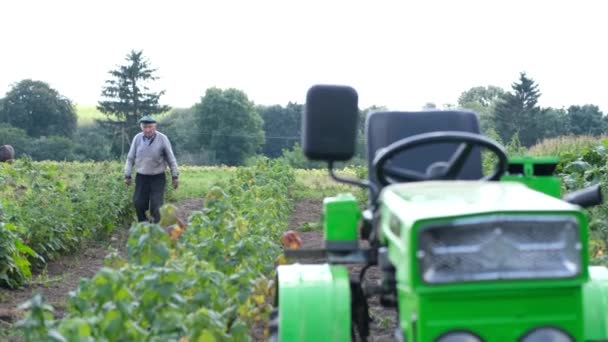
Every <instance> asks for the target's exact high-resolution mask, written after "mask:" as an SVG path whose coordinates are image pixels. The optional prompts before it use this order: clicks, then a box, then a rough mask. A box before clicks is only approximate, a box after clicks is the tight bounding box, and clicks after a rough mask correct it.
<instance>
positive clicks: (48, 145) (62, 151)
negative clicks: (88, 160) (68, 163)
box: [29, 136, 76, 160]
mask: <svg viewBox="0 0 608 342" xmlns="http://www.w3.org/2000/svg"><path fill="white" fill-rule="evenodd" d="M75 147H76V146H75V144H74V142H73V141H72V140H71V139H68V138H65V137H58V136H51V137H48V138H47V137H41V138H39V139H36V140H34V141H32V142H31V144H30V148H29V155H30V156H31V157H32V159H34V160H51V159H52V160H74V150H75Z"/></svg>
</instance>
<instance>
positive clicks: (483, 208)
mask: <svg viewBox="0 0 608 342" xmlns="http://www.w3.org/2000/svg"><path fill="white" fill-rule="evenodd" d="M380 202H381V203H383V204H384V205H387V206H389V207H390V208H391V209H392V210H391V211H392V212H393V213H395V214H396V215H398V216H399V217H400V218H401V220H402V221H403V222H404V223H409V224H412V223H414V222H417V221H420V220H426V219H434V218H438V217H453V216H468V215H476V214H483V213H494V212H496V213H504V212H524V213H525V212H552V211H561V212H564V211H579V210H580V208H579V207H577V206H575V205H572V204H569V203H567V202H564V201H562V200H560V199H557V198H554V197H551V196H548V195H546V194H543V193H541V192H538V191H535V190H532V189H530V188H528V187H527V186H525V185H523V184H521V183H518V182H481V181H429V182H416V183H405V184H395V185H390V186H388V187H386V188H384V190H383V191H382V193H381V195H380Z"/></svg>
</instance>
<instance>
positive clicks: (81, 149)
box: [73, 124, 114, 161]
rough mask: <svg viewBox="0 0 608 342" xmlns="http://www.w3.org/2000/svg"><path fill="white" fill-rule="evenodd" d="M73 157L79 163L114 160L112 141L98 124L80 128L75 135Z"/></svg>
mask: <svg viewBox="0 0 608 342" xmlns="http://www.w3.org/2000/svg"><path fill="white" fill-rule="evenodd" d="M73 156H74V159H75V160H78V161H88V160H92V161H103V160H112V159H114V155H112V141H111V140H110V139H109V138H108V136H107V135H106V134H105V133H104V132H103V131H102V128H101V127H100V126H99V125H97V124H92V125H89V126H81V127H78V129H77V130H76V134H74V152H73Z"/></svg>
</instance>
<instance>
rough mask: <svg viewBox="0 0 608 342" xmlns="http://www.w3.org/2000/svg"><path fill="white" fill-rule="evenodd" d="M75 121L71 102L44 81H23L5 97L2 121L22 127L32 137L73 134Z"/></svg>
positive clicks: (1, 113) (0, 111)
mask: <svg viewBox="0 0 608 342" xmlns="http://www.w3.org/2000/svg"><path fill="white" fill-rule="evenodd" d="M76 121H77V118H76V112H75V111H74V107H73V106H72V102H71V101H70V100H69V99H67V98H66V97H64V96H63V95H61V94H59V92H57V90H55V89H53V88H51V87H50V86H49V85H48V84H47V83H45V82H42V81H33V80H30V79H26V80H23V81H20V82H18V83H17V84H15V85H14V86H13V87H12V88H11V90H9V91H8V92H7V93H6V97H5V98H4V99H3V100H2V108H1V110H0V122H6V123H8V124H10V125H12V126H14V127H17V128H21V129H23V130H24V131H26V132H27V134H28V135H29V136H32V137H40V136H51V135H59V136H65V137H70V136H71V135H72V133H73V132H74V130H75V129H76Z"/></svg>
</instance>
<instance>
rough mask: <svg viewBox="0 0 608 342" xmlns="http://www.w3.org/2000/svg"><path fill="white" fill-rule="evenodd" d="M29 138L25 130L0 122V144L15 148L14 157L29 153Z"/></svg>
mask: <svg viewBox="0 0 608 342" xmlns="http://www.w3.org/2000/svg"><path fill="white" fill-rule="evenodd" d="M30 144H31V138H30V137H28V136H27V133H26V132H25V130H23V129H21V128H17V127H13V126H11V125H9V124H7V123H0V145H11V146H13V148H14V149H15V158H19V157H20V156H22V155H23V154H27V153H29V150H30Z"/></svg>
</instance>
